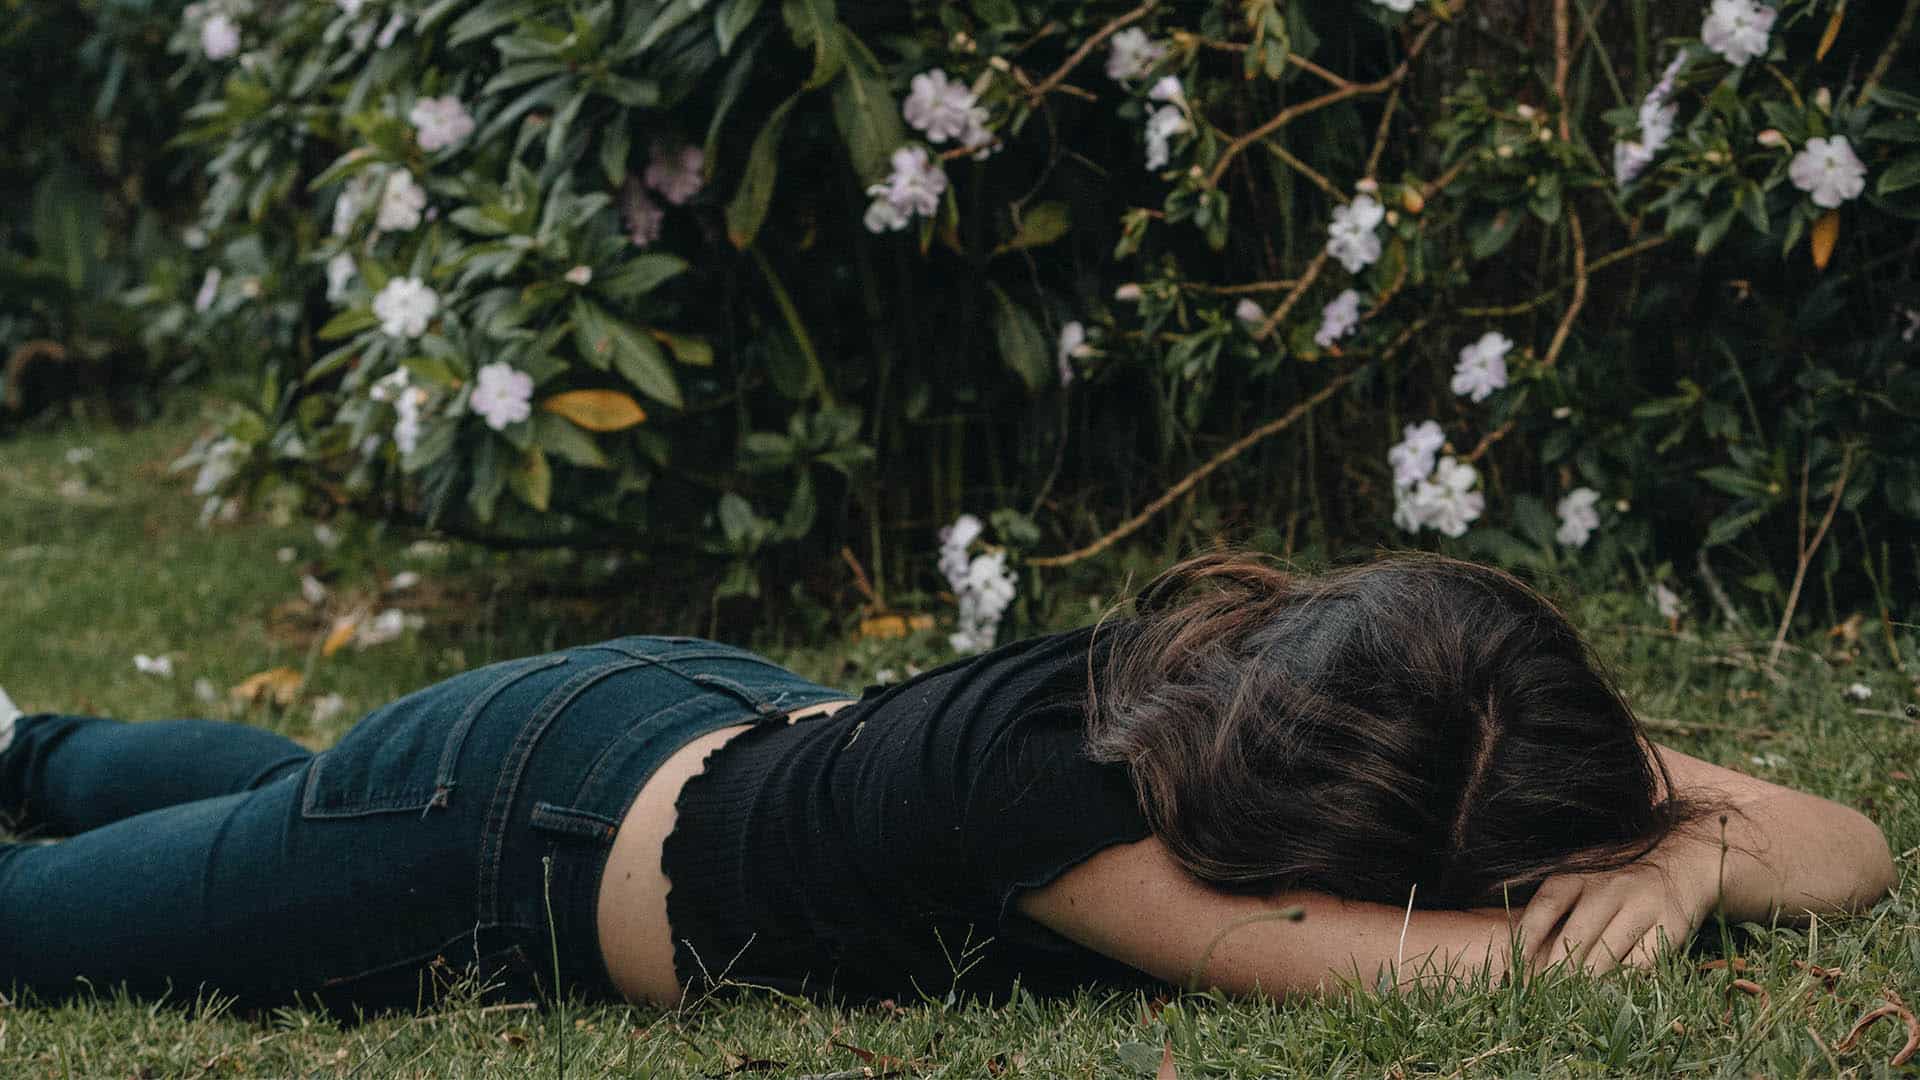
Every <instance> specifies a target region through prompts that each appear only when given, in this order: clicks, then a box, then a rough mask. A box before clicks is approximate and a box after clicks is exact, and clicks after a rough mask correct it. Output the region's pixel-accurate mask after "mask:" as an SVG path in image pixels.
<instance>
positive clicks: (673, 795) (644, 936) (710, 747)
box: [598, 699, 852, 1006]
mask: <svg viewBox="0 0 1920 1080" xmlns="http://www.w3.org/2000/svg"><path fill="white" fill-rule="evenodd" d="M850 704H852V699H848V700H845V701H826V702H822V703H820V704H818V705H811V706H808V707H807V708H804V709H798V710H795V711H794V712H793V713H792V714H791V715H790V716H789V717H788V720H789V721H790V722H791V721H793V720H800V719H804V718H806V717H809V716H818V715H822V714H829V713H832V712H834V711H835V710H837V709H839V708H841V707H842V706H845V705H850ZM752 726H753V725H751V724H739V725H736V726H733V727H726V728H721V729H719V730H718V731H712V732H708V733H707V734H705V735H702V736H701V737H700V738H697V739H695V740H693V741H692V742H690V743H688V744H687V745H685V746H683V747H681V748H680V749H679V750H676V751H674V753H673V754H672V755H671V756H670V757H668V758H667V760H666V761H664V762H662V763H661V765H660V767H659V768H658V769H656V770H654V773H653V775H652V776H650V777H648V778H647V782H646V785H645V786H643V787H642V788H641V789H640V795H639V797H638V798H636V799H634V801H633V806H632V808H631V809H629V810H628V811H627V816H626V818H625V819H624V820H622V821H621V822H620V829H619V831H618V832H617V833H615V834H614V838H613V850H612V851H611V852H610V853H609V854H608V855H607V868H606V871H605V872H604V873H603V874H602V875H601V878H600V900H599V906H598V922H599V927H600V953H601V956H602V957H603V958H604V959H605V960H606V963H607V973H608V974H609V975H611V976H613V984H614V985H615V986H617V987H619V989H620V992H621V993H622V994H623V995H625V996H626V998H627V1000H629V1001H644V1002H650V1003H652V1004H655V1005H665V1006H671V1005H677V1004H679V1003H680V998H681V993H682V989H683V988H682V987H681V985H680V981H679V979H677V978H676V977H675V976H674V971H673V928H672V926H671V925H670V924H669V923H668V922H667V888H668V884H669V883H668V881H667V875H666V871H665V870H664V869H662V868H661V866H660V852H661V849H662V847H664V846H665V844H666V842H667V834H669V833H671V832H672V831H673V823H674V818H675V816H676V815H675V810H674V803H675V802H677V801H678V800H679V798H680V789H681V787H683V786H684V785H685V784H686V782H687V781H688V780H690V779H692V778H693V777H695V776H698V775H699V774H700V771H701V770H702V769H703V768H705V767H706V762H707V755H709V754H711V753H713V752H714V751H715V750H718V749H720V747H722V746H724V745H726V743H727V740H729V739H732V738H733V737H735V736H737V735H739V734H740V733H741V732H743V731H747V730H749V729H750V728H751V727H752Z"/></svg>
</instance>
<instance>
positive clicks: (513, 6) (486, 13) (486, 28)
mask: <svg viewBox="0 0 1920 1080" xmlns="http://www.w3.org/2000/svg"><path fill="white" fill-rule="evenodd" d="M551 6H552V5H551V4H550V3H548V0H515V2H502V0H495V2H494V3H490V4H481V5H480V6H478V7H476V8H474V9H473V10H472V11H469V12H467V13H466V14H465V15H462V16H460V17H459V18H458V19H455V20H454V22H453V25H451V26H449V27H447V44H449V45H463V44H465V43H466V42H469V41H472V40H474V39H475V38H482V37H485V36H487V35H488V34H491V33H493V32H494V31H495V30H498V29H500V28H501V27H503V26H507V25H510V24H512V23H518V22H524V21H526V20H527V19H531V18H533V17H534V16H536V15H539V14H541V13H542V12H543V11H545V10H547V9H548V8H550V7H551Z"/></svg>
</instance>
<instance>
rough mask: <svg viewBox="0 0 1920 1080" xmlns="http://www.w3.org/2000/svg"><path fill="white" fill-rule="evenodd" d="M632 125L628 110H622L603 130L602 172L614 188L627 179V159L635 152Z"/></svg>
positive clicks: (601, 146)
mask: <svg viewBox="0 0 1920 1080" xmlns="http://www.w3.org/2000/svg"><path fill="white" fill-rule="evenodd" d="M631 123H632V121H631V119H630V118H629V117H628V115H627V110H625V109H621V110H620V111H619V112H616V113H614V114H613V121H612V122H611V123H609V124H608V125H607V126H606V127H605V128H603V129H602V130H603V131H604V132H605V134H604V135H602V136H601V139H600V172H601V174H602V175H604V176H605V177H606V178H607V183H608V184H610V185H612V186H613V187H619V186H620V182H621V181H622V180H625V179H626V178H627V157H628V156H629V154H630V153H631V152H632V150H633V129H632V127H631V126H630V125H631Z"/></svg>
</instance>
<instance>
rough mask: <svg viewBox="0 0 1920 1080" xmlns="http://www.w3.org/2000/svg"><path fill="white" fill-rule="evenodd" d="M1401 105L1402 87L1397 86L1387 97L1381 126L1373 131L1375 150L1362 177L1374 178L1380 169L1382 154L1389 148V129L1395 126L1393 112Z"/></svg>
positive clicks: (1362, 170) (1381, 116)
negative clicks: (1375, 171)
mask: <svg viewBox="0 0 1920 1080" xmlns="http://www.w3.org/2000/svg"><path fill="white" fill-rule="evenodd" d="M1399 105H1400V87H1399V86H1395V87H1394V88H1393V90H1392V92H1391V93H1389V94H1388V95H1387V104H1386V107H1385V108H1383V109H1381V110H1380V123H1379V126H1377V127H1375V128H1374V129H1373V149H1372V150H1371V151H1370V152H1368V154H1367V167H1366V168H1364V169H1361V170H1360V175H1361V176H1372V175H1373V173H1374V170H1376V169H1378V168H1379V167H1380V154H1381V152H1382V151H1384V150H1386V148H1387V129H1388V128H1390V127H1392V126H1393V112H1394V110H1395V109H1396V108H1398V107H1399Z"/></svg>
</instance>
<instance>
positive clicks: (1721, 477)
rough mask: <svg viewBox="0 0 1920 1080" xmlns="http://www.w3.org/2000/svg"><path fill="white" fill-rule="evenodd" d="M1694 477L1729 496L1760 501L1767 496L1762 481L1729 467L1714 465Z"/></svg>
mask: <svg viewBox="0 0 1920 1080" xmlns="http://www.w3.org/2000/svg"><path fill="white" fill-rule="evenodd" d="M1694 475H1695V476H1698V477H1699V478H1700V479H1702V480H1705V481H1706V482H1707V483H1709V484H1712V485H1713V486H1714V487H1716V488H1718V489H1719V490H1721V491H1724V492H1726V493H1727V494H1729V495H1737V496H1752V497H1757V498H1762V499H1764V498H1766V497H1768V495H1769V491H1768V487H1767V484H1766V483H1765V482H1764V481H1760V480H1755V479H1754V478H1753V477H1751V476H1748V475H1747V474H1746V473H1743V472H1741V471H1740V470H1739V469H1736V468H1734V467H1733V466H1731V465H1715V466H1713V467H1712V468H1710V469H1701V470H1699V471H1698V472H1696V473H1695V474H1694Z"/></svg>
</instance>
